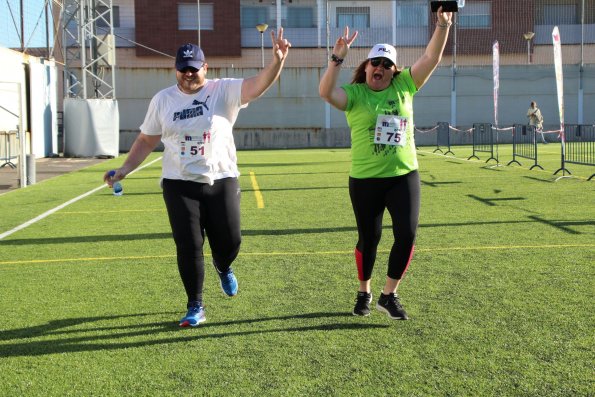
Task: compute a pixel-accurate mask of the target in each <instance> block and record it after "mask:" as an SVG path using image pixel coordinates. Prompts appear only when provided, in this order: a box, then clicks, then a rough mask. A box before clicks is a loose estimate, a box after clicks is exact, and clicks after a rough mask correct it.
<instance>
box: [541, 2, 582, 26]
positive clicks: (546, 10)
mask: <svg viewBox="0 0 595 397" xmlns="http://www.w3.org/2000/svg"><path fill="white" fill-rule="evenodd" d="M537 23H538V24H539V25H574V24H576V23H578V18H577V12H576V4H544V5H543V14H542V15H541V18H538V19H537Z"/></svg>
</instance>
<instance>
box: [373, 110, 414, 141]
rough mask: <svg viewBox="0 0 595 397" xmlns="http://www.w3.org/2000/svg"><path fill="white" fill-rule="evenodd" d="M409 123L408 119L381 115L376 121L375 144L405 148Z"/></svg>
mask: <svg viewBox="0 0 595 397" xmlns="http://www.w3.org/2000/svg"><path fill="white" fill-rule="evenodd" d="M407 123H408V120H407V117H401V116H386V115H379V116H378V118H377V119H376V131H375V133H374V143H378V144H383V145H393V146H405V144H406V143H407V142H406V137H407V134H406V132H407Z"/></svg>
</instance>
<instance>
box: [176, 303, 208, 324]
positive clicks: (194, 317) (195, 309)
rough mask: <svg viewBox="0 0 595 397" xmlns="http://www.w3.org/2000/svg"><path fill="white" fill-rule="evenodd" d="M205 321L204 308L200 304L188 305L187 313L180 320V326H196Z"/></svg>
mask: <svg viewBox="0 0 595 397" xmlns="http://www.w3.org/2000/svg"><path fill="white" fill-rule="evenodd" d="M205 321H207V318H206V317H205V309H203V307H202V306H190V307H189V308H188V313H186V315H185V316H184V317H182V319H181V320H180V327H196V326H197V325H198V324H200V323H204V322H205Z"/></svg>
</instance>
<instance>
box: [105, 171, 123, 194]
mask: <svg viewBox="0 0 595 397" xmlns="http://www.w3.org/2000/svg"><path fill="white" fill-rule="evenodd" d="M108 175H109V176H110V177H113V176H114V175H116V171H115V170H111V171H110V172H108ZM112 189H114V196H121V195H123V194H124V188H123V187H122V183H120V181H116V182H114V183H113V184H112Z"/></svg>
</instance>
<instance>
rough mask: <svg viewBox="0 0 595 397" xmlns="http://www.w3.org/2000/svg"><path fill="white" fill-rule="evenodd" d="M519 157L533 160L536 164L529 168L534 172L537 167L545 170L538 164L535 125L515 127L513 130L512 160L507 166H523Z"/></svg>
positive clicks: (516, 125)
mask: <svg viewBox="0 0 595 397" xmlns="http://www.w3.org/2000/svg"><path fill="white" fill-rule="evenodd" d="M517 157H522V158H525V159H529V160H533V161H534V163H533V165H532V166H531V168H529V169H530V170H532V169H533V168H535V167H539V168H540V169H543V167H542V166H540V165H539V164H537V131H536V129H535V126H533V125H522V124H515V125H513V130H512V160H511V161H510V162H509V163H508V164H506V165H510V164H512V163H517V164H518V165H522V164H521V163H520V162H519V161H518V160H517Z"/></svg>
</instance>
